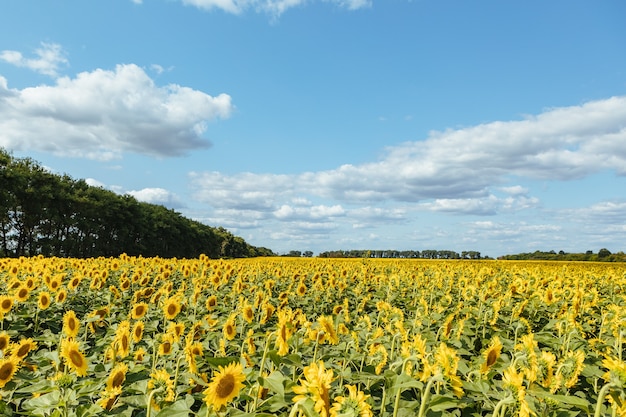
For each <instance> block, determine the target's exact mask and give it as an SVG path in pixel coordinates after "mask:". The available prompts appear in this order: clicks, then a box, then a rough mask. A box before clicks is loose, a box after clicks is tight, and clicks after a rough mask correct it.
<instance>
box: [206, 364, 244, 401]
mask: <svg viewBox="0 0 626 417" xmlns="http://www.w3.org/2000/svg"><path fill="white" fill-rule="evenodd" d="M245 380H246V376H245V375H244V374H243V366H242V365H241V363H234V362H233V363H231V364H230V365H228V366H226V367H223V366H220V367H218V371H217V372H215V374H214V375H213V378H212V379H211V382H210V383H209V385H208V386H207V388H206V389H205V390H204V392H203V393H204V402H205V403H206V404H207V406H213V409H214V410H219V409H220V408H222V407H223V406H225V405H226V404H228V403H229V402H231V401H232V400H233V399H234V398H235V397H236V396H237V395H239V391H240V390H241V388H242V387H243V382H244V381H245Z"/></svg>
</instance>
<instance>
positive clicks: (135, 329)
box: [133, 320, 144, 343]
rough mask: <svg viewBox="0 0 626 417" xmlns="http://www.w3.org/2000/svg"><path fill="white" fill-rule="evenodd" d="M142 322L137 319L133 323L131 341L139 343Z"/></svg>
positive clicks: (141, 335) (141, 334)
mask: <svg viewBox="0 0 626 417" xmlns="http://www.w3.org/2000/svg"><path fill="white" fill-rule="evenodd" d="M143 329H144V323H143V321H141V320H139V321H137V322H135V324H134V325H133V342H135V343H139V342H140V341H141V339H142V337H143Z"/></svg>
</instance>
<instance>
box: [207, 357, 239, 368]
mask: <svg viewBox="0 0 626 417" xmlns="http://www.w3.org/2000/svg"><path fill="white" fill-rule="evenodd" d="M204 360H205V361H206V363H208V364H209V365H211V366H213V367H215V368H217V367H218V366H228V365H230V364H231V363H233V362H239V357H236V356H225V357H213V356H205V358H204Z"/></svg>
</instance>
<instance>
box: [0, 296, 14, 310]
mask: <svg viewBox="0 0 626 417" xmlns="http://www.w3.org/2000/svg"><path fill="white" fill-rule="evenodd" d="M12 308H13V298H11V297H10V296H8V295H2V296H0V314H2V315H5V314H7V313H8V312H9V311H11V309H12Z"/></svg>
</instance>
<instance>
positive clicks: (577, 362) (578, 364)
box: [559, 350, 585, 388]
mask: <svg viewBox="0 0 626 417" xmlns="http://www.w3.org/2000/svg"><path fill="white" fill-rule="evenodd" d="M584 361H585V353H584V352H583V351H582V350H577V351H576V352H572V351H571V350H570V351H568V352H567V353H566V354H565V357H564V358H562V359H561V361H560V363H559V370H560V374H561V375H562V376H563V380H564V383H563V385H564V386H565V388H571V387H573V386H574V385H575V384H576V382H578V377H579V376H580V373H581V372H582V370H583V368H584V363H583V362H584Z"/></svg>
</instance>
